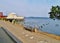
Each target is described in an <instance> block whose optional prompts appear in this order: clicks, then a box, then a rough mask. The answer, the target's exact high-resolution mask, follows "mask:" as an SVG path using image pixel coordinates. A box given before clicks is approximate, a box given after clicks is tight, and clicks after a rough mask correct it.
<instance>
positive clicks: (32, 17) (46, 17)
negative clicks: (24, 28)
mask: <svg viewBox="0 0 60 43" xmlns="http://www.w3.org/2000/svg"><path fill="white" fill-rule="evenodd" d="M25 18H34V19H49V18H48V17H25Z"/></svg>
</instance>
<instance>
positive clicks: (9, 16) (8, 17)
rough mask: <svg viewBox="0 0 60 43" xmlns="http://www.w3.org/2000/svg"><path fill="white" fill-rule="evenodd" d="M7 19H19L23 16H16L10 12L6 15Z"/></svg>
mask: <svg viewBox="0 0 60 43" xmlns="http://www.w3.org/2000/svg"><path fill="white" fill-rule="evenodd" d="M7 19H19V20H21V19H22V20H23V19H24V17H22V16H17V15H16V13H10V14H9V15H8V16H7Z"/></svg>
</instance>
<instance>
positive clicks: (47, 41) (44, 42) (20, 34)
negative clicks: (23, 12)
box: [0, 20, 60, 43]
mask: <svg viewBox="0 0 60 43" xmlns="http://www.w3.org/2000/svg"><path fill="white" fill-rule="evenodd" d="M0 25H1V26H2V27H3V28H5V29H6V30H8V31H9V32H10V33H12V34H13V35H14V36H15V37H16V38H18V39H19V40H21V41H22V42H23V43H60V40H56V39H54V38H51V37H49V36H46V35H43V34H37V33H34V32H29V31H27V30H25V29H24V28H23V26H22V25H18V24H12V23H10V22H7V21H1V20H0Z"/></svg>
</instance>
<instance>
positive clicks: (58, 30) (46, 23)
mask: <svg viewBox="0 0 60 43" xmlns="http://www.w3.org/2000/svg"><path fill="white" fill-rule="evenodd" d="M24 25H26V26H32V27H34V26H36V27H38V29H39V30H41V31H43V32H48V33H51V34H55V35H59V36H60V20H57V19H56V20H53V19H50V18H41V17H33V18H32V17H26V18H25V19H24Z"/></svg>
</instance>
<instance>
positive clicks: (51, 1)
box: [0, 0, 60, 17]
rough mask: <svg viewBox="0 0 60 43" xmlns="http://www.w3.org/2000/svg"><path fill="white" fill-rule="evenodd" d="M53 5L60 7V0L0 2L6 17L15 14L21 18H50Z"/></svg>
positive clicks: (3, 0)
mask: <svg viewBox="0 0 60 43" xmlns="http://www.w3.org/2000/svg"><path fill="white" fill-rule="evenodd" d="M52 5H60V0H0V11H2V12H4V15H8V14H9V13H11V12H14V13H17V15H19V16H34V17H49V14H48V12H49V11H50V8H51V6H52Z"/></svg>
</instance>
